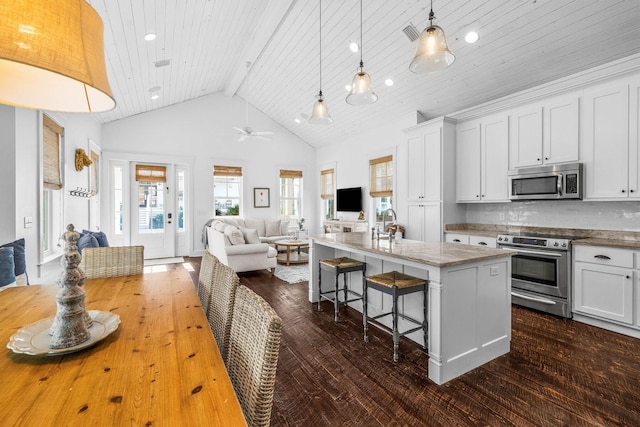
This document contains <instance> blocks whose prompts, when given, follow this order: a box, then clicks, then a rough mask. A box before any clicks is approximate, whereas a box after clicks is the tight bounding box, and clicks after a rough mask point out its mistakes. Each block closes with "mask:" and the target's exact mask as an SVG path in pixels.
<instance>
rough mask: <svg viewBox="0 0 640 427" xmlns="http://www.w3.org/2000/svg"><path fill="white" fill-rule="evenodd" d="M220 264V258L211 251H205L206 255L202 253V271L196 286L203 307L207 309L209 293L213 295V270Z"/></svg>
mask: <svg viewBox="0 0 640 427" xmlns="http://www.w3.org/2000/svg"><path fill="white" fill-rule="evenodd" d="M218 264H220V261H219V260H218V258H216V257H215V255H213V254H212V253H211V252H209V251H205V253H204V255H202V261H201V262H200V273H199V275H198V285H197V286H196V291H197V292H198V298H200V302H201V303H202V307H203V308H204V309H205V311H206V310H207V305H208V304H209V295H211V283H212V281H213V272H214V269H215V268H216V267H217V266H218ZM207 287H208V289H207ZM205 294H206V295H205Z"/></svg>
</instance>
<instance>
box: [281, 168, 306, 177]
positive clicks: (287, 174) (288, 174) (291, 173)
mask: <svg viewBox="0 0 640 427" xmlns="http://www.w3.org/2000/svg"><path fill="white" fill-rule="evenodd" d="M280 178H302V171H291V170H286V169H280Z"/></svg>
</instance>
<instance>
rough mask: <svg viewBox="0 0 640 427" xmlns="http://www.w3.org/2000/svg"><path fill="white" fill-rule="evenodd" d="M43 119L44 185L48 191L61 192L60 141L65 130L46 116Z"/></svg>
mask: <svg viewBox="0 0 640 427" xmlns="http://www.w3.org/2000/svg"><path fill="white" fill-rule="evenodd" d="M42 119H43V126H42V159H43V165H42V168H43V170H42V176H43V177H42V183H43V185H44V188H46V189H47V190H60V189H62V177H61V175H60V139H61V137H62V135H64V129H63V128H62V127H60V126H59V125H58V124H57V123H55V122H54V121H53V120H51V119H50V118H49V117H48V116H46V115H43V116H42Z"/></svg>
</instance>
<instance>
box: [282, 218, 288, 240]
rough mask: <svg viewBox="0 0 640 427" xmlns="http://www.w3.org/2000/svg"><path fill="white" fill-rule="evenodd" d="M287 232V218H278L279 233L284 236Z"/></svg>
mask: <svg viewBox="0 0 640 427" xmlns="http://www.w3.org/2000/svg"><path fill="white" fill-rule="evenodd" d="M288 234H289V220H288V219H283V220H280V235H281V236H286V235H288Z"/></svg>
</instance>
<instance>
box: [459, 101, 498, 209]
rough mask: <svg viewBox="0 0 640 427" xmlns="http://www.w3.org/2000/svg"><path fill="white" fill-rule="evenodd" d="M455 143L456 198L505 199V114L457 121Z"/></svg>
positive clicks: (467, 200)
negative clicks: (462, 121)
mask: <svg viewBox="0 0 640 427" xmlns="http://www.w3.org/2000/svg"><path fill="white" fill-rule="evenodd" d="M456 146H457V158H456V196H457V201H458V202H460V203H466V202H507V201H509V191H508V190H509V188H508V179H507V172H508V169H509V155H508V153H509V120H508V116H507V114H496V115H492V116H487V117H483V118H481V119H475V120H472V121H469V122H465V123H461V124H459V125H458V129H457V135H456Z"/></svg>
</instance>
